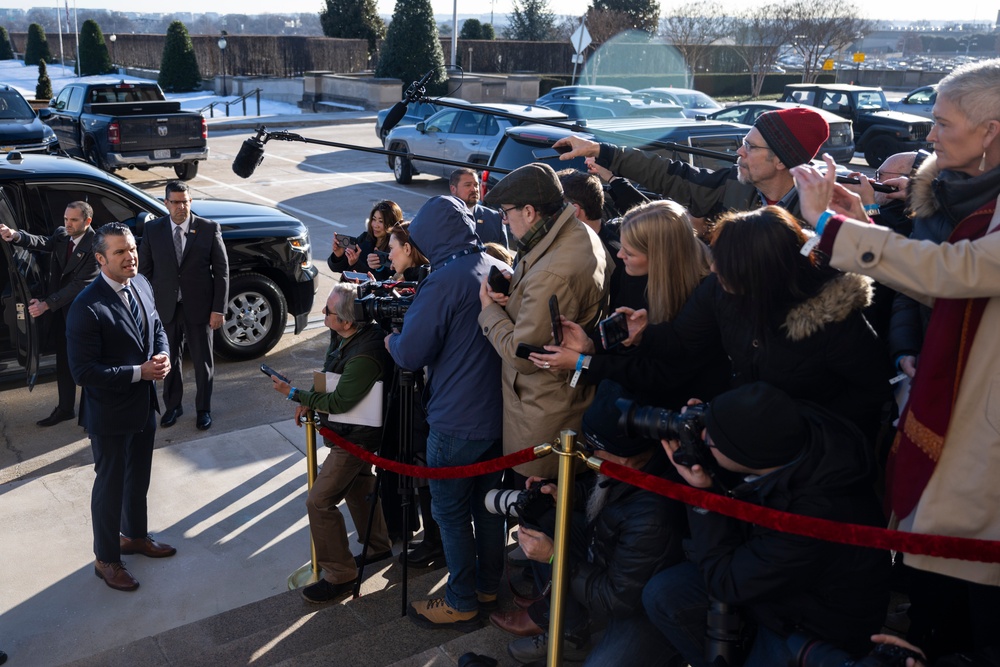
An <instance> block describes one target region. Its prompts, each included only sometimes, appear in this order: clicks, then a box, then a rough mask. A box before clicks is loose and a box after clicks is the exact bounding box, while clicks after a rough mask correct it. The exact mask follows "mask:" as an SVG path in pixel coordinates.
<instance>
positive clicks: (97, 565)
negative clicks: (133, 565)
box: [94, 560, 139, 591]
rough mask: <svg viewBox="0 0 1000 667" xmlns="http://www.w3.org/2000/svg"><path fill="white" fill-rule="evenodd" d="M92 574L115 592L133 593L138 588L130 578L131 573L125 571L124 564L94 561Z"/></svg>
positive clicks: (134, 580) (137, 584)
mask: <svg viewBox="0 0 1000 667" xmlns="http://www.w3.org/2000/svg"><path fill="white" fill-rule="evenodd" d="M94 574H96V575H97V576H98V577H99V578H101V579H103V580H104V583H106V584H107V585H108V586H109V587H111V588H113V589H115V590H116V591H134V590H135V589H137V588H139V582H138V581H137V580H136V578H135V577H133V576H132V573H131V572H129V571H128V570H126V569H125V563H124V562H122V561H118V562H115V563H105V562H104V561H100V560H95V561H94Z"/></svg>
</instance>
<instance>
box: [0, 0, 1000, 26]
mask: <svg viewBox="0 0 1000 667" xmlns="http://www.w3.org/2000/svg"><path fill="white" fill-rule="evenodd" d="M64 1H65V0H50V1H49V2H43V1H40V0H2V2H0V6H2V7H14V8H20V9H29V8H31V7H44V6H53V7H54V6H55V5H56V4H57V2H58V4H60V5H61V4H62V3H63V2H64ZM708 1H712V0H708ZM749 1H750V2H754V1H755V0H749ZM746 2H747V0H743V1H742V2H741V1H740V0H723V3H724V4H725V5H727V6H730V7H733V6H741V5H745V4H746ZM76 4H77V7H78V8H80V9H83V8H84V7H87V8H92V9H109V10H113V11H136V10H139V11H167V7H168V6H169V11H180V12H204V11H212V12H217V13H221V14H226V13H243V14H263V13H266V12H274V11H275V3H274V2H273V0H213V1H212V2H208V3H206V2H205V1H204V0H171V2H170V3H168V4H160V5H159V6H157V5H155V4H152V3H150V4H145V3H142V4H137V3H136V2H135V0H76ZM431 4H432V6H433V7H434V13H435V14H439V15H440V14H451V12H452V7H453V6H454V4H453V2H452V0H431ZM589 4H590V3H589V2H588V0H549V7H550V8H551V9H552V11H553V12H555V13H556V14H580V13H581V12H582V11H583V10H584V9H585V8H586V6H587V5H589ZM670 4H671V0H660V7H661V8H663V7H668V6H670ZM857 4H858V5H860V6H862V7H864V8H865V9H866V10H867V12H868V13H869V16H868V18H873V19H893V20H900V19H903V18H906V19H910V20H921V19H926V20H931V21H940V20H945V19H947V20H949V21H971V20H973V19H975V20H976V21H977V22H982V21H988V22H990V23H992V22H993V21H994V20H995V19H996V13H997V10H998V9H1000V1H997V0H954V1H953V2H949V3H942V2H941V0H908V1H907V2H903V3H900V2H878V1H876V0H858V2H857ZM69 5H70V8H71V9H72V7H73V0H69ZM511 5H512V0H492V3H491V1H490V0H458V13H459V14H485V15H489V13H490V9H491V8H492V9H493V12H494V14H495V15H496V16H498V17H499V16H504V15H506V14H508V13H510V11H511ZM280 6H281V10H282V11H283V12H292V13H294V12H312V11H316V12H318V11H320V10H321V9H322V7H323V0H283V2H281V3H280ZM945 6H946V7H947V10H945V9H944V7H945ZM378 7H379V12H380V13H382V14H392V10H393V8H394V7H395V0H378ZM903 8H905V12H904V11H902V10H903ZM904 14H905V16H904Z"/></svg>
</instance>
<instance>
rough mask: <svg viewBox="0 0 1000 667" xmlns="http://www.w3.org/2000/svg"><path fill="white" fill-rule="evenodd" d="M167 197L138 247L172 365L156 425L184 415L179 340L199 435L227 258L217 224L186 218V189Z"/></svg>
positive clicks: (208, 404) (207, 417)
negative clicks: (186, 356)
mask: <svg viewBox="0 0 1000 667" xmlns="http://www.w3.org/2000/svg"><path fill="white" fill-rule="evenodd" d="M166 195H167V196H166V199H164V201H165V202H166V204H167V208H168V209H170V215H168V216H165V217H163V218H157V219H156V220H153V221H152V222H149V223H147V224H146V230H145V232H144V235H143V240H142V245H141V246H139V272H140V273H141V274H142V275H144V276H146V278H148V279H149V281H150V283H152V285H153V294H155V295H156V310H157V311H158V312H159V313H160V318H162V320H163V326H164V328H165V329H166V331H167V340H169V341H170V363H171V364H172V365H173V371H172V372H171V373H170V375H169V376H167V379H166V380H165V381H164V383H163V403H164V411H163V419H161V420H160V425H161V426H163V427H168V426H173V425H174V424H175V423H177V418H178V417H180V416H181V415H182V414H184V409H183V408H182V407H181V399H182V397H183V393H184V379H183V369H182V368H181V357H182V355H183V348H182V347H181V342H182V341H183V343H184V346H185V347H187V349H188V351H189V352H190V353H191V363H192V364H194V381H195V387H196V388H197V393H196V395H195V410H196V411H197V413H198V414H197V419H196V421H195V424H196V425H197V427H198V428H199V429H201V430H202V431H204V430H206V429H208V428H209V427H211V425H212V413H211V410H212V377H213V375H214V373H215V358H214V357H213V355H212V332H213V330H214V329H218V328H219V327H221V326H222V321H223V312H225V307H226V300H227V299H228V298H229V259H228V257H227V256H226V247H225V245H223V243H222V230H221V228H220V227H219V223H217V222H213V221H212V220H207V219H205V218H200V217H198V216H196V215H193V214H192V213H191V193H190V191H189V189H188V186H187V184H186V183H182V182H181V181H170V182H169V183H167V192H166Z"/></svg>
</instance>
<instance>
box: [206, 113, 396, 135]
mask: <svg viewBox="0 0 1000 667" xmlns="http://www.w3.org/2000/svg"><path fill="white" fill-rule="evenodd" d="M376 113H377V112H375V111H336V112H327V113H302V114H286V115H277V116H273V115H272V116H230V117H228V118H227V117H225V116H218V115H216V116H215V118H206V119H205V120H206V121H207V122H208V131H209V136H212V134H211V133H212V132H213V131H214V132H221V131H228V130H253V129H256V128H257V126H258V125H264V126H266V127H267V129H269V130H280V129H284V128H288V127H317V126H323V125H347V124H350V123H366V122H371V123H374V122H375V117H376Z"/></svg>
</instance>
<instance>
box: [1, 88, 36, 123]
mask: <svg viewBox="0 0 1000 667" xmlns="http://www.w3.org/2000/svg"><path fill="white" fill-rule="evenodd" d="M34 117H35V112H34V111H33V110H32V109H31V106H30V105H29V104H28V103H27V102H26V101H25V100H24V98H23V97H21V94H20V93H18V92H17V91H16V90H0V119H2V120H31V119H32V118H34Z"/></svg>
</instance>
